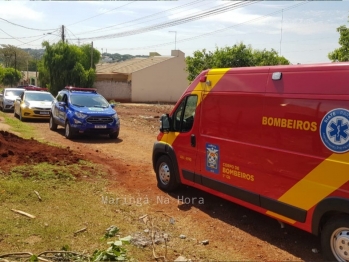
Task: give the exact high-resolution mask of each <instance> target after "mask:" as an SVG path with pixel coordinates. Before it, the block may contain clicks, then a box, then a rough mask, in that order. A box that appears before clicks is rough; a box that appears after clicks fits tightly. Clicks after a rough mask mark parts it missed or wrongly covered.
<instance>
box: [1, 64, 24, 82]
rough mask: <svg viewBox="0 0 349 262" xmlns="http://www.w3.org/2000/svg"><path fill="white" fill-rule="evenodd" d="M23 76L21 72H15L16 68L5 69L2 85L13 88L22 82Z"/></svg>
mask: <svg viewBox="0 0 349 262" xmlns="http://www.w3.org/2000/svg"><path fill="white" fill-rule="evenodd" d="M21 78H22V74H21V72H20V71H18V70H15V69H14V68H11V67H9V68H4V69H3V77H2V84H3V85H5V86H13V85H15V84H17V83H18V82H19V80H21Z"/></svg>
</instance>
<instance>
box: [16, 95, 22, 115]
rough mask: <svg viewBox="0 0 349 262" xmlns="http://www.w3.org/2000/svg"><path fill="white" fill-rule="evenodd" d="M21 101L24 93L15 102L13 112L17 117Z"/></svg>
mask: <svg viewBox="0 0 349 262" xmlns="http://www.w3.org/2000/svg"><path fill="white" fill-rule="evenodd" d="M23 99H24V92H23V93H22V94H21V96H19V97H17V98H16V100H15V104H14V111H15V114H17V115H19V114H20V111H21V110H20V109H21V103H22V101H23Z"/></svg>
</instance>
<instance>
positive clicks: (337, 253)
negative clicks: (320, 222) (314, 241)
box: [321, 215, 349, 261]
mask: <svg viewBox="0 0 349 262" xmlns="http://www.w3.org/2000/svg"><path fill="white" fill-rule="evenodd" d="M321 247H322V253H323V255H324V257H325V258H326V259H327V260H328V261H349V215H342V216H339V217H334V218H332V219H330V220H329V221H328V222H327V223H326V224H325V225H324V227H323V229H322V232H321Z"/></svg>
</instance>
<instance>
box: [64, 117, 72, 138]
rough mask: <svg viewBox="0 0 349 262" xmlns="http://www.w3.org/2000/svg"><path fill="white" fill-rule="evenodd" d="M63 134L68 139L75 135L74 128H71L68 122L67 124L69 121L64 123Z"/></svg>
mask: <svg viewBox="0 0 349 262" xmlns="http://www.w3.org/2000/svg"><path fill="white" fill-rule="evenodd" d="M64 135H65V137H66V138H68V139H71V138H74V136H75V132H74V130H73V129H72V128H71V126H70V124H69V121H67V122H66V123H65V132H64Z"/></svg>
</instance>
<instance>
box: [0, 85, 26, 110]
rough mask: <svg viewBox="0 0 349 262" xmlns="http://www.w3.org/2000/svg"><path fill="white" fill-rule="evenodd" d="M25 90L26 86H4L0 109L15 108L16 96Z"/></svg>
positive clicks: (0, 98)
mask: <svg viewBox="0 0 349 262" xmlns="http://www.w3.org/2000/svg"><path fill="white" fill-rule="evenodd" d="M23 92H24V88H14V87H9V88H4V89H3V90H2V91H1V92H0V109H1V111H6V110H13V109H14V102H15V100H16V98H18V97H19V96H21V95H22V94H23Z"/></svg>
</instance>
